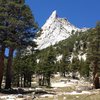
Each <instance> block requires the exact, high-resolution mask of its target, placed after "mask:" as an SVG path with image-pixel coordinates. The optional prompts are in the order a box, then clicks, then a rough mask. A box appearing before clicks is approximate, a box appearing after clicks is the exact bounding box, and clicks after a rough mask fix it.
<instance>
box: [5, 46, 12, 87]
mask: <svg viewBox="0 0 100 100" xmlns="http://www.w3.org/2000/svg"><path fill="white" fill-rule="evenodd" d="M13 52H14V49H13V48H10V49H9V57H8V63H7V69H6V83H5V89H9V88H11V82H12V60H13Z"/></svg>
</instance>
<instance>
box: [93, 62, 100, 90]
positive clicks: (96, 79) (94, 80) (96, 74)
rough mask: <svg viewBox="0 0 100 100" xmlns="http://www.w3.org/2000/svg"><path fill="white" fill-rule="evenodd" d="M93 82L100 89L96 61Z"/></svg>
mask: <svg viewBox="0 0 100 100" xmlns="http://www.w3.org/2000/svg"><path fill="white" fill-rule="evenodd" d="M93 84H94V88H95V89H98V88H100V86H99V85H100V82H99V76H98V65H97V62H94V70H93Z"/></svg>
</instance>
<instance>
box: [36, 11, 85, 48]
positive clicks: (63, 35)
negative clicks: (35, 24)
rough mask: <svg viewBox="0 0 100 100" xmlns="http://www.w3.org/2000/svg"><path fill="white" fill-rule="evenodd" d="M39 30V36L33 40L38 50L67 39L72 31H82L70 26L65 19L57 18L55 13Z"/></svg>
mask: <svg viewBox="0 0 100 100" xmlns="http://www.w3.org/2000/svg"><path fill="white" fill-rule="evenodd" d="M41 30H42V33H41V35H40V36H39V37H38V38H37V39H35V42H36V43H37V45H38V47H37V48H38V49H40V50H41V49H44V48H47V47H49V46H50V45H55V44H57V43H58V42H59V41H62V40H64V39H67V38H68V37H69V36H70V35H71V32H72V31H74V32H76V31H84V30H83V29H79V28H77V27H75V26H74V25H72V24H71V23H70V22H69V21H68V20H67V19H65V18H59V17H58V16H57V12H56V11H54V12H53V13H52V14H51V16H50V17H49V18H48V20H47V21H46V23H45V24H44V25H43V26H42V28H41Z"/></svg>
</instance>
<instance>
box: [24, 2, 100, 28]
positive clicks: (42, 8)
mask: <svg viewBox="0 0 100 100" xmlns="http://www.w3.org/2000/svg"><path fill="white" fill-rule="evenodd" d="M26 4H28V5H29V6H30V8H31V10H32V13H33V15H34V16H35V19H36V21H37V22H38V24H39V26H42V25H43V24H44V23H45V21H46V20H47V18H48V17H49V16H50V15H51V13H52V12H53V11H54V10H57V14H58V16H59V17H66V18H67V19H68V20H69V21H70V22H71V23H72V24H74V25H75V26H77V27H80V28H82V27H95V25H96V22H97V21H100V0H26Z"/></svg>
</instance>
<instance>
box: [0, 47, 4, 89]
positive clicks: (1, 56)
mask: <svg viewBox="0 0 100 100" xmlns="http://www.w3.org/2000/svg"><path fill="white" fill-rule="evenodd" d="M4 53H5V47H4V46H2V48H1V53H0V89H1V84H2V79H3V70H4Z"/></svg>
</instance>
